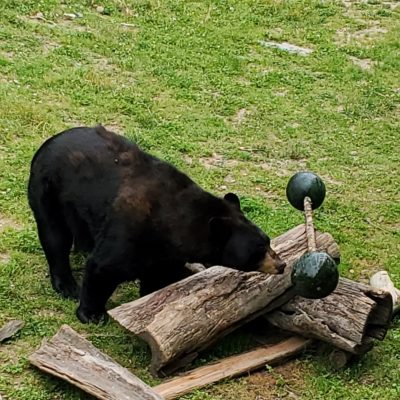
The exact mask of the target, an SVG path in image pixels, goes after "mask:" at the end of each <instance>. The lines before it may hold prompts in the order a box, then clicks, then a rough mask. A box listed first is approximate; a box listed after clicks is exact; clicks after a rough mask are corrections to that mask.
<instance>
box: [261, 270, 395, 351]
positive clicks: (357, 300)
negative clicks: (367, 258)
mask: <svg viewBox="0 0 400 400" xmlns="http://www.w3.org/2000/svg"><path fill="white" fill-rule="evenodd" d="M391 315H392V297H391V296H390V294H389V293H387V292H384V291H382V290H375V289H373V288H372V287H370V286H367V285H363V284H361V283H357V282H354V281H351V280H348V279H344V278H341V279H340V280H339V285H338V287H337V288H336V289H335V291H334V292H333V293H332V294H330V295H329V296H327V297H325V298H323V299H317V300H310V299H305V298H302V297H299V296H296V297H294V298H293V299H291V300H290V301H289V302H288V303H286V304H284V305H283V306H282V307H281V308H280V309H278V310H274V311H273V312H271V313H268V314H266V315H265V316H264V318H266V319H267V321H268V322H270V323H271V324H273V325H275V326H278V327H279V328H282V329H285V330H288V331H290V332H294V333H299V334H301V335H303V336H306V337H311V338H317V339H320V340H323V341H325V342H328V343H331V344H332V345H334V346H336V347H338V348H340V349H342V350H345V351H348V352H350V353H353V354H363V353H365V352H367V351H368V350H370V349H371V347H372V346H373V339H374V338H375V339H379V340H382V339H384V337H385V335H386V332H387V329H388V326H389V323H390V320H391Z"/></svg>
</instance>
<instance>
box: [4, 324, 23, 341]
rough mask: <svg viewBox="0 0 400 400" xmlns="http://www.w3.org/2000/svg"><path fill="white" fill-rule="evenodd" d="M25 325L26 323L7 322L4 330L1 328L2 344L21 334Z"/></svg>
mask: <svg viewBox="0 0 400 400" xmlns="http://www.w3.org/2000/svg"><path fill="white" fill-rule="evenodd" d="M24 325H25V322H24V321H19V320H17V319H16V320H13V321H10V322H7V323H6V324H5V325H4V326H3V327H2V328H0V342H3V341H4V340H7V339H9V338H10V337H12V336H14V335H15V334H16V333H17V332H19V331H20V330H21V329H22V328H23V327H24Z"/></svg>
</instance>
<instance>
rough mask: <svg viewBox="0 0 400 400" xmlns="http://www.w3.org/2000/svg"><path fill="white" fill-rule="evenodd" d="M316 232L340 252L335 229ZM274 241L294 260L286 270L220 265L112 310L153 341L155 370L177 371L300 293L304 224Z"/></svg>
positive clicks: (321, 242) (320, 242) (327, 247)
mask: <svg viewBox="0 0 400 400" xmlns="http://www.w3.org/2000/svg"><path fill="white" fill-rule="evenodd" d="M316 236H317V247H318V248H319V250H321V251H328V252H329V253H330V254H331V256H332V257H333V258H338V257H339V251H338V247H337V245H336V243H335V242H334V240H333V238H332V236H331V235H329V234H326V233H317V235H316ZM272 247H273V248H274V249H275V251H276V252H277V253H278V254H279V255H280V257H281V258H282V259H283V260H284V261H286V263H287V264H288V267H287V270H286V271H285V273H284V274H282V275H265V274H262V273H260V272H241V271H237V270H234V269H230V268H225V267H220V266H215V267H212V268H209V269H207V270H205V271H202V272H199V273H197V274H195V275H193V276H191V277H189V278H186V279H184V280H182V281H180V282H177V283H174V284H173V285H170V286H168V287H166V288H164V289H161V290H159V291H157V292H155V293H152V294H150V295H147V296H145V297H142V298H140V299H138V300H135V301H133V302H130V303H127V304H123V305H121V306H119V307H116V308H114V309H112V310H110V311H109V314H110V316H111V317H112V318H114V319H115V320H116V321H118V322H119V323H120V324H121V325H122V326H124V327H125V328H127V329H128V330H129V331H131V332H133V333H135V334H136V335H138V336H139V337H141V338H142V339H144V340H145V341H146V342H147V343H148V344H149V345H150V348H151V351H152V363H151V372H152V373H154V374H156V373H159V372H160V370H161V369H162V368H163V367H164V372H165V371H173V370H174V369H176V368H178V367H180V366H181V365H182V364H183V363H188V362H189V361H191V360H193V359H194V358H195V357H196V356H197V354H198V352H199V351H201V350H203V349H205V348H206V347H208V346H209V345H210V344H212V343H214V342H215V341H216V340H218V339H219V338H221V337H222V336H224V335H226V334H227V333H229V332H231V331H232V330H234V329H236V328H237V327H239V326H241V325H243V324H244V323H246V322H248V321H249V320H251V319H254V318H256V317H258V316H260V315H262V314H263V313H265V312H267V311H270V310H272V309H274V308H277V307H279V306H281V305H282V304H284V303H286V302H287V301H288V300H289V299H290V298H292V297H293V296H294V292H293V290H292V288H291V286H292V284H291V280H290V268H291V265H292V263H293V262H294V261H295V260H296V259H297V258H298V257H300V256H301V255H302V254H303V253H304V252H305V251H306V250H307V239H306V236H305V228H304V225H300V226H298V227H296V228H294V229H291V230H290V231H288V232H286V233H285V234H283V235H281V236H279V237H278V238H276V239H274V240H273V241H272ZM167 365H168V368H165V367H166V366H167Z"/></svg>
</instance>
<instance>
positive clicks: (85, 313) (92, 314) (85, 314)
mask: <svg viewBox="0 0 400 400" xmlns="http://www.w3.org/2000/svg"><path fill="white" fill-rule="evenodd" d="M76 316H77V317H78V319H79V321H81V322H82V323H83V324H89V323H92V324H102V325H104V324H105V323H106V322H107V321H108V315H107V314H106V312H105V310H103V311H93V310H88V309H85V308H83V307H81V306H79V307H78V308H77V310H76Z"/></svg>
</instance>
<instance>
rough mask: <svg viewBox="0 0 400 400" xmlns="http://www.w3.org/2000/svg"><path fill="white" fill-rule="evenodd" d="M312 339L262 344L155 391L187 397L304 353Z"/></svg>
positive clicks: (182, 376) (291, 339) (161, 385)
mask: <svg viewBox="0 0 400 400" xmlns="http://www.w3.org/2000/svg"><path fill="white" fill-rule="evenodd" d="M310 342H311V340H309V339H304V338H302V337H300V336H293V337H291V338H289V339H287V340H284V341H282V342H280V343H278V344H275V345H273V346H260V347H258V348H256V349H254V350H251V351H248V352H246V353H242V354H239V355H235V356H231V357H227V358H225V359H223V360H220V361H218V362H216V363H214V364H211V365H206V366H204V367H199V368H196V369H194V370H192V371H190V372H188V373H185V374H183V375H181V376H178V377H176V378H172V379H170V380H169V381H167V382H164V383H161V384H160V385H157V386H154V387H153V390H154V391H155V392H157V393H158V394H160V395H161V396H163V397H164V398H165V399H166V400H170V399H175V398H177V397H179V396H183V395H184V394H186V393H189V392H191V391H193V390H195V389H199V388H201V387H204V386H206V385H209V384H211V383H215V382H218V381H220V380H222V379H226V378H232V377H235V376H239V375H243V374H245V373H248V372H251V371H254V370H256V369H258V368H261V367H264V366H265V365H266V364H268V365H271V366H272V365H277V364H279V363H281V362H283V361H286V360H288V359H289V358H290V357H293V356H295V355H297V354H299V353H300V352H302V351H303V350H304V349H305V348H306V347H307V346H308V344H309V343H310Z"/></svg>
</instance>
